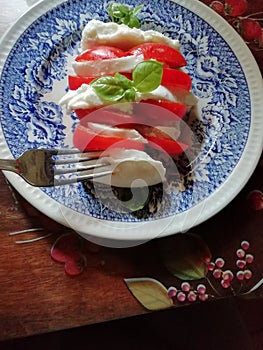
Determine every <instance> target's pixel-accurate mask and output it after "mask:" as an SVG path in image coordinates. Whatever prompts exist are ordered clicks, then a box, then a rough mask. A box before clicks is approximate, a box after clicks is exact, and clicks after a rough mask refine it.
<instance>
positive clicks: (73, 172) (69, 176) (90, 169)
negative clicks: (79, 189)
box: [52, 149, 112, 185]
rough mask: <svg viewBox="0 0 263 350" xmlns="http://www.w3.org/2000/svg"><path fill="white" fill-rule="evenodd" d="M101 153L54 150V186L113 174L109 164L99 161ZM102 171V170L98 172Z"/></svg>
mask: <svg viewBox="0 0 263 350" xmlns="http://www.w3.org/2000/svg"><path fill="white" fill-rule="evenodd" d="M101 153H102V152H101V151H90V152H84V153H82V152H80V151H79V150H75V149H64V150H54V152H52V154H53V155H54V156H55V157H54V158H53V166H54V185H62V184H68V183H74V182H81V181H85V180H92V179H94V178H98V177H103V176H106V175H109V174H111V173H112V170H111V169H110V164H109V162H106V161H102V160H101V161H99V162H98V160H99V159H100V154H101ZM98 169H100V170H98Z"/></svg>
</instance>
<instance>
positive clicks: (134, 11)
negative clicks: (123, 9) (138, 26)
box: [133, 5, 143, 16]
mask: <svg viewBox="0 0 263 350" xmlns="http://www.w3.org/2000/svg"><path fill="white" fill-rule="evenodd" d="M142 8H143V5H139V6H136V7H135V9H134V10H133V16H136V15H137V14H138V13H139V12H140V11H141V10H142Z"/></svg>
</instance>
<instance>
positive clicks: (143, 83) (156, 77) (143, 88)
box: [132, 60, 163, 92]
mask: <svg viewBox="0 0 263 350" xmlns="http://www.w3.org/2000/svg"><path fill="white" fill-rule="evenodd" d="M162 75H163V64H162V63H160V62H158V61H153V60H148V61H143V62H140V63H138V64H137V65H136V67H135V68H134V70H133V72H132V78H133V84H134V86H135V87H136V89H137V90H138V91H139V92H151V91H153V90H155V89H156V88H157V87H158V86H159V85H160V84H161V81H162Z"/></svg>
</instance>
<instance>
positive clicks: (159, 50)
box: [128, 43, 187, 68]
mask: <svg viewBox="0 0 263 350" xmlns="http://www.w3.org/2000/svg"><path fill="white" fill-rule="evenodd" d="M128 54H129V55H141V54H143V56H144V59H145V60H150V59H154V60H157V61H159V62H162V63H164V64H167V65H168V66H169V67H171V68H180V67H183V66H186V64H187V62H186V60H185V58H184V56H183V55H182V54H181V52H180V51H178V50H176V49H174V48H172V47H170V46H168V45H165V44H160V43H144V44H140V45H138V46H135V47H133V48H132V49H130V50H129V51H128Z"/></svg>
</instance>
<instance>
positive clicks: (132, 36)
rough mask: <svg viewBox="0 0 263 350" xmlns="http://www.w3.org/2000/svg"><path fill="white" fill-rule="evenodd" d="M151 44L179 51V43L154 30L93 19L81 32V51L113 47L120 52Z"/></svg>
mask: <svg viewBox="0 0 263 350" xmlns="http://www.w3.org/2000/svg"><path fill="white" fill-rule="evenodd" d="M147 42H153V43H163V44H166V45H169V46H171V47H173V48H175V49H177V50H179V41H178V40H176V39H170V38H168V37H166V36H165V35H163V34H162V33H160V32H157V31H155V30H146V31H143V30H141V29H138V28H130V27H128V26H127V25H125V24H117V23H113V22H108V23H104V22H102V21H99V20H96V19H93V20H91V21H90V22H89V23H88V24H87V25H86V26H85V28H84V30H83V32H82V40H81V49H82V51H84V50H86V49H89V48H92V47H94V46H98V45H108V46H115V47H118V48H120V49H122V50H129V49H130V48H132V47H133V46H136V45H139V44H143V43H147Z"/></svg>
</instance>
